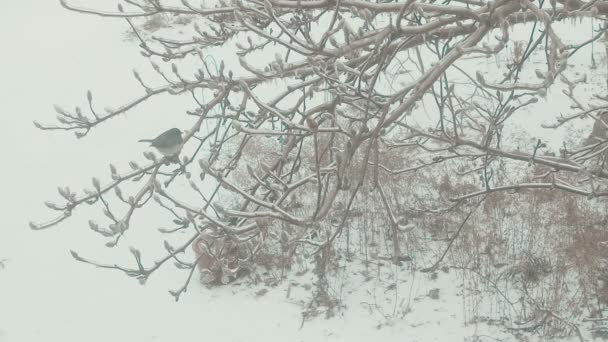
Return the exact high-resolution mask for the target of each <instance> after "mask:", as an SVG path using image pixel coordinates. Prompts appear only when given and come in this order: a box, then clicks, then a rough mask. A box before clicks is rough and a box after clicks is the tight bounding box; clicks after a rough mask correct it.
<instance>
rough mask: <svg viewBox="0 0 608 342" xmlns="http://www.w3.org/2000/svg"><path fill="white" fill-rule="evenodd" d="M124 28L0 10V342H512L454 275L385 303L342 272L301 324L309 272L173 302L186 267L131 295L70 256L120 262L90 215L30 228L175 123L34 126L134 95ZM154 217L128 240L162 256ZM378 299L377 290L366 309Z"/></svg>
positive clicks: (10, 7) (164, 104) (55, 9)
mask: <svg viewBox="0 0 608 342" xmlns="http://www.w3.org/2000/svg"><path fill="white" fill-rule="evenodd" d="M127 29H128V25H127V24H126V22H123V21H119V20H112V19H104V18H101V17H97V16H85V15H81V14H76V13H73V12H69V11H66V10H65V9H63V8H62V7H61V6H60V4H59V3H58V1H54V0H44V1H43V0H18V1H8V0H5V1H2V2H0V41H1V42H2V53H0V76H1V77H2V80H1V81H0V94H1V95H0V144H1V145H2V146H3V148H2V151H3V153H2V165H3V167H2V168H1V171H0V176H1V177H0V179H2V180H3V182H2V191H1V192H0V205H1V208H2V211H1V213H2V220H1V221H0V222H1V227H0V261H2V265H3V267H0V342H30V341H65V342H72V341H74V342H76V341H91V342H96V341H134V342H137V341H142V342H143V341H176V342H177V341H179V342H182V341H183V342H189V341H207V340H211V341H215V342H223V341H243V342H256V341H260V342H261V341H264V342H275V341H277V342H278V341H286V342H287V341H349V342H355V341H371V340H377V341H387V342H389V341H511V340H516V339H515V337H514V336H513V335H512V334H510V333H508V332H507V331H505V329H504V328H498V327H495V326H492V325H488V324H485V323H479V324H468V325H467V324H465V317H464V316H465V315H464V311H465V309H464V307H465V306H466V299H465V297H464V296H463V292H462V287H461V279H459V278H458V275H457V273H456V272H452V273H449V274H444V273H441V272H440V274H439V278H438V279H436V280H431V279H429V277H428V275H425V274H422V273H419V274H414V276H412V273H409V272H404V276H403V277H402V278H399V280H398V282H397V283H396V285H395V286H397V287H398V288H399V289H400V290H399V292H398V295H395V296H394V299H391V300H388V299H387V297H388V296H386V294H385V293H384V292H383V291H384V289H385V288H387V287H389V286H391V284H388V283H387V284H377V283H374V280H372V281H370V282H364V281H363V280H361V279H360V278H358V277H357V275H352V279H354V280H357V281H355V282H347V283H346V284H344V288H343V293H344V295H345V297H344V298H343V300H344V301H343V305H344V306H345V309H344V310H341V311H339V312H337V314H336V316H334V317H332V318H330V319H325V318H324V317H323V316H322V315H321V316H319V317H316V318H314V319H312V320H310V321H306V322H304V324H302V311H303V310H304V308H305V305H306V303H305V301H306V300H307V298H308V297H307V296H308V294H307V293H306V292H305V291H304V288H305V286H306V285H307V284H310V282H311V280H310V279H309V276H308V275H306V276H303V277H302V278H303V279H300V278H298V277H296V276H294V277H293V278H292V279H290V280H288V281H286V282H285V283H283V284H280V285H279V286H277V287H274V288H268V292H267V293H265V294H264V295H261V292H259V291H260V290H262V289H264V288H265V287H264V286H262V285H260V286H258V287H248V286H245V285H244V284H240V283H238V282H237V283H236V284H232V285H229V286H226V287H222V288H215V289H207V288H205V287H204V286H201V285H199V284H198V282H194V283H193V284H192V285H191V286H190V288H189V289H188V292H187V293H186V294H184V295H183V296H182V298H181V300H180V301H179V302H175V301H174V298H173V297H172V296H171V295H170V294H169V293H168V290H172V289H176V288H178V287H180V286H181V284H182V283H183V278H184V274H183V272H179V271H176V270H173V269H167V270H163V271H161V272H159V273H158V274H155V275H154V276H153V277H152V278H151V279H150V280H149V281H148V282H147V284H146V285H145V286H142V285H140V284H139V283H138V282H137V281H135V280H134V279H131V278H128V277H126V276H125V275H124V274H121V273H118V272H112V271H107V270H100V269H95V268H94V267H91V266H90V265H85V264H82V263H78V262H76V261H74V259H73V258H72V257H71V256H70V254H69V250H70V249H74V250H76V251H78V252H79V253H80V254H82V255H85V256H92V257H94V258H96V259H97V260H105V261H108V260H110V261H112V262H117V263H120V262H121V261H124V260H130V256H129V255H128V251H124V248H123V249H121V250H113V249H108V248H106V247H105V246H104V245H103V241H101V240H99V239H98V238H97V236H96V235H94V234H92V233H91V231H90V230H89V228H88V225H87V215H86V214H87V210H88V209H85V210H79V211H77V214H75V215H74V217H72V218H70V219H69V220H68V221H66V222H64V223H63V224H61V225H59V226H57V227H54V228H51V229H49V230H45V231H41V232H35V231H32V230H30V229H29V227H28V222H29V221H31V220H39V219H44V218H47V217H49V216H48V215H49V212H48V210H46V208H45V207H44V206H43V202H44V201H45V200H47V199H52V198H56V188H57V186H59V185H61V186H65V185H70V186H73V188H74V189H79V188H82V187H83V186H85V185H87V186H88V185H89V184H90V179H91V177H92V176H94V175H102V174H103V175H107V174H108V172H107V170H108V162H109V161H111V162H112V163H114V164H116V165H122V166H125V165H126V164H127V163H128V161H129V160H132V159H134V158H135V157H134V156H137V157H138V158H139V157H140V156H141V152H142V151H143V150H145V146H143V145H142V144H138V143H137V140H138V139H141V138H144V137H149V136H150V135H154V134H155V133H157V132H161V131H163V130H164V129H165V128H166V127H172V126H174V125H177V124H179V122H180V121H179V120H183V118H182V117H183V115H182V113H183V111H184V110H185V109H187V108H186V107H185V103H184V101H180V99H179V98H175V97H161V98H158V99H156V100H155V101H152V102H149V103H146V104H144V105H142V106H139V107H137V108H136V109H134V110H133V111H131V112H129V113H128V115H127V116H126V117H123V118H119V119H117V120H113V121H111V122H110V123H107V124H104V125H102V126H101V127H99V128H98V129H96V130H94V131H92V132H91V134H90V135H89V136H88V137H87V138H86V139H83V140H77V139H76V138H75V137H74V135H73V134H72V133H66V132H42V131H40V130H38V129H36V128H35V127H34V125H33V124H32V122H33V121H34V120H37V121H42V122H47V123H48V122H53V120H54V115H55V114H54V110H53V105H54V104H62V105H66V106H67V105H73V104H77V103H78V104H81V105H84V104H85V102H84V101H85V99H86V90H87V89H91V90H92V91H93V92H94V94H95V95H96V99H97V100H98V102H99V103H100V104H104V105H105V104H108V105H112V104H115V105H119V104H121V103H123V102H125V101H127V100H129V99H131V98H133V97H134V96H135V95H137V94H140V92H141V90H140V88H139V85H138V84H137V82H136V81H135V80H134V79H133V77H132V69H133V68H134V67H136V68H137V67H139V66H142V65H143V66H144V67H147V68H149V66H148V64H147V62H146V60H145V59H144V58H143V57H141V56H140V54H139V50H138V48H137V46H136V45H135V44H133V43H132V42H129V41H126V40H125V34H124V33H125V31H126V30H127ZM556 139H557V140H559V139H558V138H556ZM557 140H556V141H555V142H554V143H555V144H556V145H558V143H559V141H557ZM155 221H156V218H155V217H154V215H149V216H146V217H139V218H138V220H137V221H136V222H135V223H134V224H133V226H134V227H135V229H132V231H131V232H130V233H129V234H130V236H129V239H130V241H138V243H139V245H138V247H139V248H141V249H147V250H152V251H154V250H161V249H162V245H160V243H159V242H158V241H159V240H153V241H142V240H141V238H140V239H138V234H141V236H142V237H145V236H149V235H146V234H143V233H142V232H141V230H145V229H148V228H149V229H156V228H157V227H156V225H155ZM138 231H139V232H138ZM146 244H148V245H146ZM353 269H354V270H357V268H356V267H354V268H353ZM394 272H398V270H396V269H395V270H394ZM353 273H354V272H353ZM349 279H351V278H349ZM432 289H439V293H440V296H439V298H438V299H433V298H431V297H432V296H430V295H429V293H430V292H429V291H431V290H432ZM375 291H378V292H382V295H381V296H379V297H377V298H381V299H378V300H379V302H375V303H374V302H373V300H374V298H376V296H375ZM395 303H397V304H399V305H398V308H395V307H396V306H395V305H394V304H395ZM407 303H410V304H409V305H404V304H407ZM403 308H408V310H407V311H403ZM535 338H537V337H530V340H534V339H535Z"/></svg>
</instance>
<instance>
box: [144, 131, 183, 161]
mask: <svg viewBox="0 0 608 342" xmlns="http://www.w3.org/2000/svg"><path fill="white" fill-rule="evenodd" d="M139 142H149V143H150V146H152V147H154V148H156V149H157V150H158V152H160V153H161V154H162V155H163V156H166V157H170V156H173V155H175V154H177V153H178V152H179V151H180V150H181V149H182V144H183V143H184V140H183V139H182V131H180V130H179V128H171V129H170V130H168V131H166V132H164V133H162V134H161V135H159V136H157V137H156V138H154V139H142V140H140V141H139Z"/></svg>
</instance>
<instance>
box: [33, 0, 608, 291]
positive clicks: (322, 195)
mask: <svg viewBox="0 0 608 342" xmlns="http://www.w3.org/2000/svg"><path fill="white" fill-rule="evenodd" d="M61 3H62V5H63V6H64V7H65V8H67V9H69V10H72V11H76V12H80V13H87V14H95V15H101V16H106V17H114V18H117V19H122V20H126V21H127V22H128V23H129V25H130V26H131V28H132V30H133V32H134V36H135V37H137V39H138V40H139V43H140V47H141V53H142V54H143V55H144V56H146V57H148V58H149V59H150V62H151V65H152V67H153V68H154V70H155V71H156V72H157V73H158V74H159V75H160V76H161V77H162V79H164V80H165V84H164V85H162V86H158V87H156V86H155V87H152V86H151V85H149V84H148V83H147V81H146V80H145V79H144V77H142V76H140V75H139V74H138V73H135V78H136V79H137V81H138V82H139V83H140V84H141V86H142V88H143V94H142V95H141V96H140V97H138V98H135V99H134V100H132V101H131V102H128V103H126V104H124V105H123V106H121V107H119V108H118V109H114V110H108V111H99V110H98V109H97V108H96V107H97V106H96V105H95V104H94V101H93V95H92V94H91V93H90V92H89V93H88V97H87V100H88V103H89V108H88V109H87V110H80V109H77V110H76V111H74V112H72V111H67V110H64V109H62V108H59V107H57V108H56V109H57V112H58V120H59V124H58V125H48V124H40V123H36V125H37V127H39V128H41V129H44V130H66V131H75V133H76V135H77V136H78V137H85V136H86V135H87V134H88V133H89V132H90V130H92V129H94V128H96V127H97V126H98V125H99V124H101V123H103V122H105V121H107V120H112V119H114V118H116V117H118V116H120V115H123V114H124V113H126V112H128V111H129V110H130V109H132V108H133V107H134V106H136V105H138V104H140V103H142V102H145V101H147V100H149V99H151V98H153V97H155V96H158V95H160V94H172V95H179V94H191V97H192V100H193V105H194V109H193V110H191V111H189V112H187V113H185V114H187V115H190V116H191V117H192V125H191V127H188V132H187V134H185V135H184V137H183V139H184V146H185V148H184V150H183V151H182V153H181V155H180V158H181V159H180V160H181V165H180V166H179V167H178V168H177V169H175V170H173V171H168V170H165V169H166V168H167V167H165V165H167V164H169V163H171V162H172V159H171V158H169V157H162V158H161V157H157V156H155V155H154V154H151V153H146V154H145V158H146V159H147V161H146V164H145V165H140V163H136V162H133V163H132V165H131V166H132V170H131V171H128V172H119V171H118V170H117V169H116V168H115V167H113V166H112V167H111V178H112V180H111V181H110V182H108V183H105V184H104V183H102V182H101V181H99V180H98V179H97V178H94V179H93V188H92V189H88V190H84V191H83V192H75V191H72V190H71V189H68V188H59V193H60V195H61V196H62V197H63V198H64V199H65V201H64V203H62V204H54V203H47V206H49V207H50V208H51V209H53V210H56V211H58V212H59V214H58V216H57V217H56V218H55V219H53V220H51V221H48V222H43V223H32V224H31V227H32V228H33V229H45V228H49V227H52V226H54V225H56V224H58V223H60V222H62V221H63V220H65V219H67V218H68V217H70V216H71V215H72V214H73V212H74V211H75V210H76V209H78V208H79V207H80V206H82V205H84V204H90V205H92V204H96V205H100V206H101V208H102V210H103V211H104V213H105V215H106V216H107V217H108V221H107V223H104V224H98V223H95V222H91V224H90V226H91V229H93V230H94V231H95V232H97V233H99V234H101V235H102V236H104V237H105V238H107V239H110V241H109V245H111V246H114V245H116V244H117V243H118V242H119V239H120V237H121V236H122V235H123V234H124V232H125V231H126V230H128V229H130V226H131V224H130V223H131V219H132V218H133V216H134V215H135V214H136V213H137V210H138V209H140V208H141V207H143V206H146V205H154V203H157V204H158V205H159V207H162V208H164V209H165V210H167V211H169V212H170V213H172V215H174V216H175V220H174V222H175V224H176V226H177V227H176V229H175V231H177V230H179V231H182V230H187V231H189V232H190V238H188V239H186V240H185V241H184V243H183V244H182V245H180V246H177V247H175V246H171V245H169V244H166V249H167V255H165V256H163V257H162V258H161V259H159V260H157V261H155V262H154V263H153V266H149V267H146V266H144V265H143V263H142V259H141V254H140V252H139V251H138V250H135V249H133V250H132V253H133V255H134V257H135V260H136V263H137V267H134V268H125V267H122V266H116V265H104V264H100V263H94V262H92V261H90V260H88V259H85V258H83V257H81V256H79V255H78V254H76V253H75V252H73V255H74V257H75V258H77V259H78V260H81V261H85V262H90V263H94V264H96V265H98V266H101V267H108V268H114V269H119V270H121V271H124V272H125V273H127V274H129V275H131V276H134V277H137V278H139V279H141V280H145V279H147V277H148V276H149V275H150V274H151V273H152V272H154V271H155V270H157V269H158V268H160V267H161V266H162V265H164V264H165V263H166V262H167V261H170V260H172V261H176V265H177V266H178V267H182V268H186V269H189V270H190V273H189V276H188V281H187V282H186V284H185V285H184V287H183V288H182V289H180V290H179V291H176V292H175V295H176V298H177V297H179V294H180V293H181V292H183V291H185V289H186V287H187V285H188V282H189V281H190V278H191V276H192V273H193V272H194V270H195V268H196V267H195V266H196V263H197V262H199V264H201V265H202V267H204V268H210V267H211V264H214V265H215V262H212V261H211V260H210V259H209V257H210V255H211V254H213V255H215V256H216V257H217V256H219V255H221V254H222V252H221V251H219V250H216V247H217V246H215V247H212V248H208V247H207V248H200V246H201V245H200V244H201V243H203V245H204V244H205V243H207V244H209V243H212V241H211V240H209V237H210V236H213V237H214V238H213V239H212V240H213V241H226V242H223V243H226V244H227V243H228V242H227V241H230V244H232V245H231V246H230V247H227V248H229V249H230V248H234V246H238V247H239V248H238V249H239V251H238V252H237V251H236V250H231V251H229V253H227V255H230V257H231V258H233V259H232V260H231V261H230V262H228V263H225V264H226V265H230V267H229V268H230V272H235V271H236V269H238V268H240V267H248V266H247V265H249V266H250V265H251V262H252V260H254V258H255V256H256V253H258V252H259V251H260V246H261V245H262V244H263V243H264V241H266V240H267V239H268V237H269V236H271V235H269V233H268V232H269V229H283V228H281V227H285V226H289V227H291V228H290V229H294V227H295V230H291V231H290V237H289V238H288V240H289V241H290V242H291V243H293V244H295V245H297V244H300V245H307V246H314V247H315V248H316V251H317V254H318V255H320V256H324V255H329V254H330V250H331V248H332V243H333V242H334V241H335V239H336V237H338V236H340V235H341V234H342V233H343V232H344V230H345V229H346V228H347V227H348V226H349V225H350V223H349V222H350V221H349V219H350V218H352V217H354V216H355V213H353V208H355V206H356V203H357V202H358V201H360V200H361V199H362V198H365V197H367V196H373V197H374V198H377V199H378V201H379V203H382V206H383V208H384V210H385V212H386V221H387V223H388V227H390V230H389V231H390V234H391V236H392V240H393V242H394V243H395V245H394V249H393V252H392V253H393V255H392V256H391V258H392V259H393V261H394V262H395V263H398V262H400V260H403V256H402V255H400V254H401V253H402V252H401V251H400V248H399V245H398V243H397V242H398V240H399V236H400V235H402V234H403V233H404V232H407V231H408V230H410V229H411V228H412V227H411V225H410V224H408V222H409V219H410V218H409V217H407V211H406V210H404V208H401V207H399V205H398V201H395V200H394V198H393V197H391V196H389V192H388V191H387V189H389V188H390V183H388V179H393V178H395V177H405V176H407V175H408V174H411V173H415V172H436V171H433V170H450V171H449V174H450V178H454V179H456V178H465V177H472V176H473V175H478V176H479V177H480V178H481V182H480V183H479V184H481V185H479V186H478V187H477V188H476V189H469V191H467V192H462V193H458V194H454V193H451V194H449V196H448V198H446V201H437V202H435V203H427V205H426V206H424V207H419V208H409V209H412V210H416V211H424V212H430V213H440V212H445V211H450V210H454V208H456V207H463V206H466V205H468V204H470V208H471V211H472V210H474V208H475V207H476V206H478V205H479V202H480V201H482V200H483V199H484V198H486V196H487V195H489V194H494V193H498V192H512V191H521V190H539V191H550V190H551V191H564V192H569V193H574V194H578V195H582V196H587V197H590V198H591V197H605V196H608V189H607V185H608V183H607V182H606V179H607V178H608V169H607V168H606V167H604V164H603V163H599V164H598V163H596V162H595V161H597V160H598V158H599V157H600V156H601V155H602V153H603V152H604V151H605V150H606V149H607V148H608V140H607V139H606V135H605V134H595V135H594V138H595V140H594V141H593V142H592V143H590V144H588V145H584V146H583V138H584V137H580V139H578V145H577V144H575V145H572V146H564V147H563V149H562V150H561V155H560V156H554V155H551V154H549V153H548V152H549V151H548V150H547V149H546V144H545V142H544V141H542V139H538V140H536V141H535V143H534V144H532V145H531V146H519V148H518V147H517V146H513V145H512V144H508V143H507V142H505V141H504V140H505V139H504V137H505V136H506V135H508V132H506V128H505V127H506V125H507V124H508V123H509V122H511V121H513V119H514V118H516V117H517V115H518V114H519V113H523V112H525V111H527V110H528V108H527V107H529V106H532V105H536V104H537V102H538V101H539V99H541V98H543V97H545V96H546V94H547V92H548V91H549V89H551V88H552V87H556V88H558V89H560V88H561V89H563V93H564V94H565V95H566V96H568V97H569V98H570V100H571V102H572V106H571V107H570V108H568V109H567V112H566V113H553V114H554V122H553V123H551V124H548V125H546V127H552V128H558V127H560V126H562V125H564V124H566V123H568V122H570V121H572V120H574V119H575V118H590V119H595V120H596V124H595V125H596V126H597V125H599V122H602V124H604V125H605V121H604V122H603V121H602V120H600V118H602V117H603V116H602V114H600V113H603V112H604V111H606V110H607V109H608V98H607V97H606V96H605V95H602V93H605V90H601V91H599V90H598V94H593V96H589V94H582V95H581V94H577V93H576V87H577V85H578V84H580V83H582V82H584V81H585V78H584V77H581V76H580V75H575V74H574V73H572V72H570V71H569V70H568V68H567V66H568V60H569V58H571V57H572V56H573V55H574V54H575V53H577V51H580V49H581V48H582V47H584V46H586V45H588V44H591V43H593V42H595V41H597V40H599V39H600V38H602V37H603V36H604V34H605V31H606V28H605V26H602V27H600V28H598V29H597V30H596V31H595V32H594V33H593V35H592V36H591V37H582V38H581V37H578V39H579V41H565V39H564V38H563V37H562V36H563V32H561V31H560V30H559V28H557V27H556V25H559V24H560V23H561V22H564V21H566V20H571V19H573V18H577V19H578V18H581V17H584V18H595V19H596V20H605V17H606V14H608V3H607V2H604V1H582V0H569V1H550V2H545V1H544V0H540V1H530V0H516V1H512V0H496V1H484V0H454V1H445V2H443V3H441V4H439V3H435V2H434V1H431V2H428V3H427V2H423V1H415V0H407V1H403V2H378V3H373V2H369V1H362V0H311V1H304V0H302V1H300V0H297V1H290V0H264V1H257V0H251V1H249V0H243V1H241V0H237V1H230V0H226V1H219V2H218V3H217V4H216V5H215V6H213V7H205V6H203V5H202V2H197V1H196V0H182V2H181V5H180V6H169V5H165V4H164V3H163V2H162V1H160V0H124V2H123V3H122V5H120V6H119V7H118V10H117V11H115V12H104V11H99V10H96V9H90V8H82V7H77V6H75V5H72V4H71V3H70V2H69V1H68V0H62V2H61ZM158 14H171V15H174V18H184V17H187V18H191V19H192V25H191V29H192V32H193V37H192V38H189V39H183V40H178V39H176V38H174V37H162V36H159V35H149V34H146V32H144V31H143V30H142V29H140V28H139V26H138V25H139V24H138V23H140V21H139V20H140V18H142V17H144V18H145V17H152V16H155V15H158ZM514 28H520V29H522V30H524V31H525V32H527V34H528V39H527V40H526V41H517V40H515V39H513V38H512V37H511V35H510V31H511V30H513V29H514ZM539 28H542V29H539ZM233 44H234V48H233V51H234V53H235V54H236V55H238V56H239V62H240V65H238V66H237V65H227V64H226V63H224V62H222V63H220V65H219V68H218V70H217V72H216V71H215V70H214V69H213V67H212V66H211V65H210V64H209V63H208V59H206V53H207V51H209V49H213V48H215V47H221V46H224V47H232V46H233ZM268 52H270V53H272V52H274V58H271V59H270V60H266V59H265V58H260V57H259V56H265V55H268ZM188 56H195V57H196V56H198V58H200V62H199V64H200V67H199V68H198V70H196V71H195V72H193V73H192V72H184V71H182V70H185V69H186V68H185V67H183V66H182V65H181V62H182V61H183V60H184V59H185V58H186V57H188ZM478 57H484V58H488V57H492V58H495V59H496V61H498V65H497V66H496V68H495V69H494V70H496V69H497V70H499V72H496V71H493V72H483V71H477V72H476V74H475V75H471V74H470V73H469V71H468V70H471V67H474V66H475V63H476V59H475V58H478ZM533 60H536V61H537V62H538V61H539V60H541V62H542V63H541V64H540V65H542V66H543V69H534V67H535V65H538V64H533ZM269 84H274V85H275V86H276V85H278V86H279V87H280V91H278V92H269V87H268V85H269ZM581 96H582V97H583V99H582V100H581ZM585 96H587V97H585ZM203 97H204V98H205V99H207V100H208V101H206V102H205V101H203ZM423 112H426V113H427V117H426V119H420V116H417V114H419V113H423ZM204 123H208V124H209V125H210V127H212V128H211V129H210V130H209V131H208V132H204V131H203V130H202V127H204V125H203V124H204ZM203 133H204V135H203ZM138 138H139V137H134V140H136V139H138ZM203 146H207V147H210V151H211V152H210V153H209V154H207V155H203V152H202V151H204V149H203V148H202V147H203ZM186 151H188V152H186ZM190 151H192V152H190ZM395 155H398V156H400V158H401V159H400V161H399V162H397V163H394V160H395ZM194 161H196V162H194ZM504 161H507V162H508V163H507V165H508V167H507V168H506V170H505V169H503V168H500V167H498V165H499V164H500V163H501V162H504ZM520 165H524V166H525V165H537V166H542V167H544V168H545V170H546V171H545V172H544V173H543V174H540V175H535V177H534V181H530V182H523V183H522V182H515V183H510V182H509V180H510V178H508V177H503V178H501V177H500V175H499V173H501V172H503V173H504V174H506V175H508V174H510V173H511V172H514V171H512V170H519V169H520V168H521V167H520ZM442 167H445V168H443V169H442ZM172 168H173V167H171V169H172ZM526 172H529V171H526ZM192 174H200V176H201V180H200V181H199V180H196V179H194V178H190V175H192ZM176 179H181V180H184V181H186V182H188V183H189V184H190V185H191V188H192V192H193V193H196V194H198V195H199V196H200V200H199V201H198V202H188V201H186V200H185V199H184V198H183V197H181V195H180V194H178V193H177V192H176V191H173V190H172V187H171V185H172V184H173V182H174V181H175V180H176ZM203 179H204V181H203ZM571 179H575V180H576V181H575V182H574V183H573V182H571V181H570V180H571ZM128 180H137V181H138V182H139V184H140V185H141V186H140V188H139V190H138V191H135V192H134V193H132V194H124V193H123V192H122V191H121V190H120V186H121V185H122V184H123V183H124V182H126V181H128ZM203 182H209V183H205V184H212V185H213V188H212V189H210V190H209V191H207V190H206V188H204V186H203ZM420 186H423V185H420ZM435 190H441V189H435ZM112 191H114V194H115V198H114V197H112V196H111V192H112ZM398 191H399V189H391V193H392V192H398ZM219 193H227V194H230V198H231V199H233V200H234V201H235V202H233V203H236V205H228V204H226V203H219V201H218V200H217V198H218V194H219ZM407 195H408V194H406V193H404V194H403V196H407ZM376 196H377V197H376ZM151 198H153V199H154V200H155V201H149V199H151ZM222 198H226V197H222ZM110 201H119V202H120V203H123V204H124V205H125V208H126V209H125V210H123V211H121V212H119V211H115V210H114V209H113V208H114V206H112V209H111V206H110V205H109V204H110ZM228 206H229V207H228ZM468 217H469V216H467V219H468ZM465 222H466V220H465ZM463 225H464V222H463V223H462V225H461V226H460V228H459V230H458V231H459V232H460V229H462V226H463ZM320 226H323V227H329V229H330V234H316V233H315V232H316V231H317V230H318V228H319V227H320ZM206 232H212V233H213V234H212V235H205V237H201V234H207V233H206ZM457 235H458V234H456V236H457ZM454 238H455V237H454ZM218 239H221V240H218ZM452 241H453V239H452ZM192 245H194V246H199V247H196V248H197V252H198V259H197V261H195V262H185V261H182V260H181V259H179V258H178V256H179V255H180V253H182V252H184V251H186V250H187V249H189V248H190V246H192ZM450 245H451V242H450ZM448 248H449V247H448ZM220 249H221V248H220ZM212 250H213V253H211V251H212ZM446 252H447V251H446ZM218 253H219V254H218ZM444 255H445V254H444ZM235 257H236V258H237V259H234V258H235ZM201 260H204V261H201ZM321 264H322V263H321ZM437 264H438V263H437ZM437 264H435V265H437ZM323 265H324V264H323ZM214 267H215V266H214Z"/></svg>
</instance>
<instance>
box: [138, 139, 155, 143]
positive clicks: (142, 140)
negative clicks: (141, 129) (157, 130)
mask: <svg viewBox="0 0 608 342" xmlns="http://www.w3.org/2000/svg"><path fill="white" fill-rule="evenodd" d="M152 141H153V140H152V139H141V140H138V141H137V142H147V143H151V142H152Z"/></svg>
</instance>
